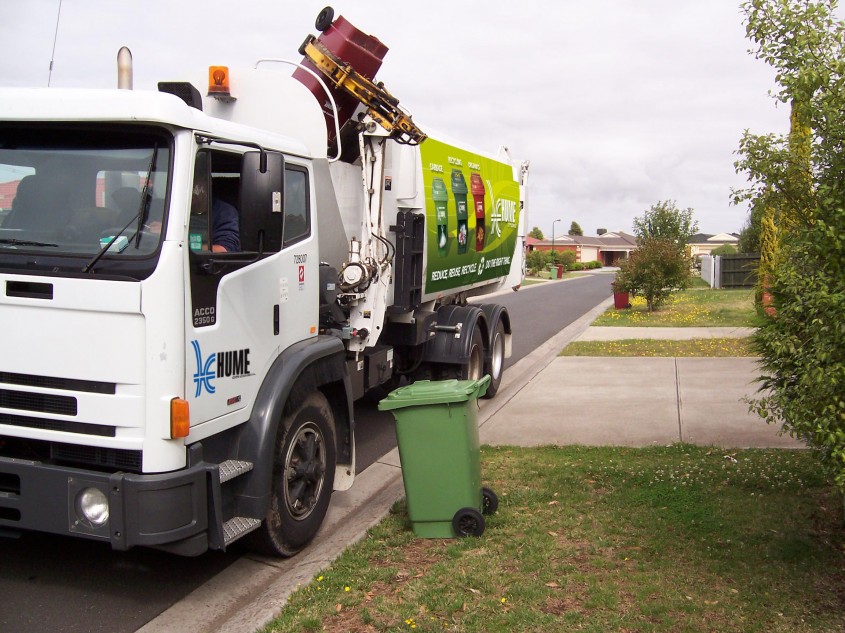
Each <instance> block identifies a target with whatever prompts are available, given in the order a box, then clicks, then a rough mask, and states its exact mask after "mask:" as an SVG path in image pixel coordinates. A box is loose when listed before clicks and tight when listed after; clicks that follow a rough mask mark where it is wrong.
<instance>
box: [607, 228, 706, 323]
mask: <svg viewBox="0 0 845 633" xmlns="http://www.w3.org/2000/svg"><path fill="white" fill-rule="evenodd" d="M690 263H691V262H690V258H689V256H688V255H687V254H686V251H685V250H680V249H678V244H677V242H673V241H670V240H666V239H661V238H647V239H645V240H641V241H640V245H639V248H637V250H635V251H634V252H632V253H631V255H630V257H628V259H626V260H625V261H623V262H622V264H621V266H620V270H619V272H618V273H617V274H616V280H615V281H614V290H615V291H623V292H624V291H625V290H627V291H628V292H634V293H636V294H637V295H640V296H642V297H644V298H645V300H646V303H647V304H648V310H649V312H653V311H654V310H657V309H658V308H659V307H660V306H661V305H662V304H663V303H664V302H665V301H666V299H668V298H669V296H670V295H671V294H672V292H673V291H674V290H676V289H684V288H687V287H689V284H690V280H691V274H690ZM617 289H618V290H617Z"/></svg>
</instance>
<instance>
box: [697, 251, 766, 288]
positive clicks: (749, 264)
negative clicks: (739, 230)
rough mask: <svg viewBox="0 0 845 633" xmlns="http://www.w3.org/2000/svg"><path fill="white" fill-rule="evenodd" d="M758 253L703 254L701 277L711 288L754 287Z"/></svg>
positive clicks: (758, 262)
mask: <svg viewBox="0 0 845 633" xmlns="http://www.w3.org/2000/svg"><path fill="white" fill-rule="evenodd" d="M759 265H760V255H759V254H758V253H743V254H740V255H715V256H713V255H703V256H702V257H701V278H702V279H703V280H704V281H706V282H707V283H708V284H710V287H711V288H754V287H755V286H756V285H757V268H758V267H759Z"/></svg>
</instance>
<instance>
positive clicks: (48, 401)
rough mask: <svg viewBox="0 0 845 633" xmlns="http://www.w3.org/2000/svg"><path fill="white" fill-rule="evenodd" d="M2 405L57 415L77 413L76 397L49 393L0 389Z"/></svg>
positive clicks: (8, 407) (7, 407) (0, 403)
mask: <svg viewBox="0 0 845 633" xmlns="http://www.w3.org/2000/svg"><path fill="white" fill-rule="evenodd" d="M0 407H4V408H6V409H23V410H25V411H39V412H41V413H54V414H57V415H76V398H73V397H71V396H57V395H53V394H49V393H32V392H29V391H13V390H11V389H0Z"/></svg>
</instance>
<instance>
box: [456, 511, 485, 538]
mask: <svg viewBox="0 0 845 633" xmlns="http://www.w3.org/2000/svg"><path fill="white" fill-rule="evenodd" d="M452 529H453V530H454V531H455V534H456V535H457V536H460V537H464V536H481V535H482V534H484V516H482V514H481V513H480V512H479V511H478V510H476V509H475V508H461V509H460V510H458V511H457V512H456V513H455V516H454V517H452Z"/></svg>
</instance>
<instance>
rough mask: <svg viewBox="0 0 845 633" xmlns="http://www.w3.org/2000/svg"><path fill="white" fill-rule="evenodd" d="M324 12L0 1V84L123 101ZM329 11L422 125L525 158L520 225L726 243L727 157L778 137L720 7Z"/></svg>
mask: <svg viewBox="0 0 845 633" xmlns="http://www.w3.org/2000/svg"><path fill="white" fill-rule="evenodd" d="M325 4H326V0H319V1H314V0H298V1H296V2H291V1H289V0H272V1H271V0H241V1H239V2H223V1H222V0H146V1H145V2H128V1H125V0H62V4H61V14H60V19H59V21H58V36H57V37H56V41H55V62H54V65H53V72H52V76H50V73H49V68H50V59H51V57H52V56H53V42H54V34H56V22H57V15H58V14H59V0H26V1H25V2H24V1H23V0H2V2H0V85H4V86H27V85H32V86H46V85H47V83H48V79H49V81H50V85H51V86H53V87H114V86H115V85H116V70H115V57H116V54H117V51H118V49H119V48H120V47H121V46H123V45H126V46H128V47H129V48H130V49H131V50H132V54H133V57H134V66H135V89H136V90H138V89H154V87H155V83H156V82H157V81H160V80H179V79H184V78H185V76H192V75H193V74H195V72H196V69H198V68H199V69H202V68H205V67H206V66H208V65H212V64H219V65H228V66H230V67H238V66H248V67H251V66H252V65H253V63H254V61H255V60H256V59H258V58H261V57H285V58H288V59H295V60H298V59H299V58H300V56H299V55H298V54H297V52H296V51H297V49H298V48H299V45H300V44H301V43H302V40H303V39H304V38H305V36H306V35H307V34H308V33H313V34H315V35H317V32H316V31H315V30H314V19H315V17H316V16H317V14H318V13H319V11H320V9H322V7H323V6H325ZM333 6H334V8H335V14H336V15H343V16H344V17H345V18H346V19H347V20H349V21H350V22H352V23H353V24H354V25H355V26H357V27H358V28H359V29H361V30H363V31H365V32H367V33H370V34H372V35H375V36H376V37H378V38H379V39H380V40H381V41H382V42H383V43H384V44H385V45H387V46H388V47H389V49H390V50H389V52H388V54H387V56H386V58H385V61H384V65H383V66H382V69H381V71H380V72H379V74H378V79H380V80H381V81H384V83H385V85H386V86H387V87H388V89H389V90H390V91H391V92H392V93H393V94H394V95H395V96H396V97H397V98H399V99H400V102H401V104H402V106H404V107H405V108H406V109H407V110H408V111H409V112H410V113H411V114H412V115H413V117H414V120H415V121H416V122H417V123H418V124H419V125H421V127H423V128H424V129H425V128H426V126H431V127H433V128H436V129H437V130H441V131H443V132H444V133H447V134H448V135H449V136H450V137H452V138H456V139H461V140H464V141H466V142H467V143H468V144H469V145H471V146H472V147H475V148H477V149H480V150H484V151H488V152H492V153H494V152H495V151H496V150H497V148H498V147H499V146H500V145H506V146H508V147H509V148H510V150H511V153H512V154H513V155H514V156H516V157H518V158H521V159H527V160H530V161H531V175H530V200H529V205H530V211H529V219H528V227H529V228H530V227H532V226H539V227H540V228H541V229H543V231H544V232H545V233H546V235H547V236H548V237H551V231H552V223H553V221H554V220H557V219H560V220H561V221H560V222H559V223H557V224H555V225H554V226H555V233H556V234H558V235H560V234H563V233H566V232H567V230H568V229H569V226H570V224H571V222H572V221H573V220H574V221H576V222H578V224H580V226H581V227H582V228H583V229H584V233H585V235H595V232H596V229H597V228H606V229H608V230H611V231H613V230H622V231H628V232H630V231H631V227H632V220H633V218H635V217H637V216H640V215H642V213H643V212H644V211H645V210H646V209H648V208H649V207H650V206H651V205H652V204H654V203H656V202H658V201H660V200H667V199H671V200H676V201H677V204H678V206H679V207H681V208H686V207H692V208H693V209H694V210H695V219H696V220H697V221H698V223H699V228H700V230H701V231H702V232H705V233H719V232H738V231H739V230H740V229H741V227H742V225H743V223H744V221H745V218H746V215H747V209H746V208H738V207H734V206H731V204H730V190H731V188H732V187H741V186H743V182H744V180H743V178H742V177H740V176H738V175H736V174H735V171H734V167H733V163H734V161H735V160H736V156H735V151H736V149H737V147H738V142H739V139H740V136H741V135H742V132H743V130H745V129H746V128H749V129H751V130H752V131H753V132H757V133H766V132H784V131H786V129H787V128H788V118H789V112H788V108H786V107H784V106H782V105H781V106H779V107H776V104H775V102H774V101H773V100H772V99H771V98H770V97H769V96H768V91H769V90H771V89H773V88H774V87H775V86H774V73H773V72H772V71H771V69H770V68H769V67H768V66H766V65H765V64H764V63H763V62H761V61H758V60H755V59H754V57H753V56H752V55H750V54H749V53H748V52H747V51H748V49H749V47H750V43H749V42H748V41H747V40H746V39H745V28H744V25H743V18H742V14H741V12H740V7H739V2H738V1H735V0H641V1H640V2H626V1H624V0H591V1H585V0H577V1H574V0H556V1H555V2H546V1H542V2H541V1H534V0H523V1H522V2H514V1H513V0H511V1H509V2H502V1H498V0H471V1H469V0H468V1H460V0H452V1H451V2H447V1H444V0H428V1H426V2H414V1H404V2H385V1H381V2H376V1H374V0H354V1H352V0H347V1H345V2H342V1H341V0H337V1H336V2H335V3H334V4H333Z"/></svg>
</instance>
